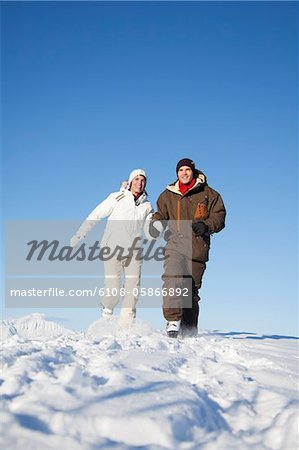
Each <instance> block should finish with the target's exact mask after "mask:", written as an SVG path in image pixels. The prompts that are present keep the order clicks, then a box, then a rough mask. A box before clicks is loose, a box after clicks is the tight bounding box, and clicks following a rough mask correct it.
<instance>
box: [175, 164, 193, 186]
mask: <svg viewBox="0 0 299 450" xmlns="http://www.w3.org/2000/svg"><path fill="white" fill-rule="evenodd" d="M192 178H193V172H192V170H191V169H190V167H188V166H182V167H180V168H179V170H178V179H179V181H180V182H181V183H183V184H188V183H190V181H191V180H192Z"/></svg>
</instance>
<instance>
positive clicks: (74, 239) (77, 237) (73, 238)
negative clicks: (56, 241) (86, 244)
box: [70, 234, 82, 248]
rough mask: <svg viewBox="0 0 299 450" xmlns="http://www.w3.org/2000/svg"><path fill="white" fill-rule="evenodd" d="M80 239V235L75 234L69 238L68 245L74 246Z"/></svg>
mask: <svg viewBox="0 0 299 450" xmlns="http://www.w3.org/2000/svg"><path fill="white" fill-rule="evenodd" d="M81 240H82V238H81V237H80V236H77V235H76V234H75V235H74V236H73V237H72V238H71V240H70V246H71V247H73V248H74V247H76V245H77V244H78V243H79V242H80V241H81Z"/></svg>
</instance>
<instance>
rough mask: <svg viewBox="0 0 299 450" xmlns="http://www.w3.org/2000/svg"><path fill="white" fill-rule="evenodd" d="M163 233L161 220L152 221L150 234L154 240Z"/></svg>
mask: <svg viewBox="0 0 299 450" xmlns="http://www.w3.org/2000/svg"><path fill="white" fill-rule="evenodd" d="M162 231H163V225H162V223H161V222H160V220H155V221H152V222H151V223H150V224H149V229H148V232H149V234H150V236H151V237H152V238H153V239H157V238H158V237H159V236H160V234H161V233H162Z"/></svg>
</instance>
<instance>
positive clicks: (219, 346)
mask: <svg viewBox="0 0 299 450" xmlns="http://www.w3.org/2000/svg"><path fill="white" fill-rule="evenodd" d="M1 328H2V339H3V342H2V358H3V370H2V377H1V384H0V393H1V395H2V411H4V414H3V418H2V426H3V430H2V436H3V446H4V447H5V448H7V449H16V448H43V449H57V448H62V447H65V448H67V449H72V450H76V449H80V450H81V449H107V448H114V449H122V450H129V449H130V450H131V449H134V448H135V449H136V450H137V448H138V449H140V448H141V447H142V449H148V450H158V449H159V450H162V449H174V448H175V449H179V450H180V449H181V450H198V449H203V450H217V449H229V450H233V449H240V448H242V450H243V449H244V450H246V449H256V450H270V449H271V450H272V449H275V450H276V449H277V450H280V449H281V450H285V449H288V450H289V449H290V450H292V449H295V448H296V444H297V438H298V435H297V420H298V416H297V411H298V399H297V368H298V367H297V361H296V358H297V356H296V347H297V343H298V340H296V339H295V338H294V339H274V338H273V339H271V338H270V337H269V338H266V339H264V338H263V339H262V337H261V336H257V335H254V336H252V335H250V334H246V333H244V334H238V335H234V334H233V333H216V332H202V333H201V334H200V335H199V336H198V337H197V338H185V339H184V340H180V339H179V340H173V339H169V338H167V337H166V336H165V334H164V331H160V330H153V329H151V328H150V327H149V326H148V325H147V324H144V323H141V322H137V323H136V324H135V325H134V326H132V327H131V328H130V329H123V328H120V327H119V326H118V323H117V321H116V319H114V318H113V319H112V320H110V321H103V320H102V319H101V320H98V321H96V322H94V323H93V324H92V325H91V326H90V327H89V328H88V330H87V331H86V333H78V332H74V331H71V330H68V329H66V328H64V327H63V326H61V325H59V324H57V323H55V322H53V321H50V320H47V319H46V318H45V317H44V316H42V315H37V314H34V315H30V316H26V317H24V318H22V319H18V320H13V321H4V322H3V323H2V325H1Z"/></svg>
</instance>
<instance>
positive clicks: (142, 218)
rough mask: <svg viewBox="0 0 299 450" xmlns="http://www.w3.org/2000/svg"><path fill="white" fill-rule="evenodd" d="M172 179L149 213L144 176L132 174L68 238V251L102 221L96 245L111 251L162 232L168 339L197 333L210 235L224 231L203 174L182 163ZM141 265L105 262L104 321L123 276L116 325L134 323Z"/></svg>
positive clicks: (220, 208) (220, 209)
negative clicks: (104, 221)
mask: <svg viewBox="0 0 299 450" xmlns="http://www.w3.org/2000/svg"><path fill="white" fill-rule="evenodd" d="M176 174H177V179H176V181H175V182H173V183H172V184H170V185H168V186H167V188H166V189H165V190H164V191H163V192H162V193H161V195H160V196H159V198H158V201H157V211H156V212H155V213H154V212H153V208H152V205H151V203H150V202H149V201H148V199H147V193H146V191H145V186H146V182H147V176H146V173H145V171H144V170H142V169H136V170H133V172H131V174H130V176H129V179H128V182H127V183H126V184H125V185H123V186H122V188H121V189H120V191H118V192H114V193H112V194H110V195H109V196H108V197H107V198H106V199H105V200H104V201H103V202H101V203H100V204H99V205H98V206H97V207H96V208H95V209H94V210H93V211H92V212H91V213H90V214H89V216H88V217H87V219H86V220H85V221H84V222H83V224H82V225H81V226H80V228H79V230H78V231H77V233H76V234H75V235H74V236H73V237H72V239H71V246H72V247H74V246H76V245H77V244H78V243H79V242H80V241H81V240H82V239H84V238H85V237H86V235H87V233H88V232H89V231H90V229H91V228H92V227H93V226H94V225H95V224H96V222H97V221H98V220H101V219H102V218H104V217H108V222H107V225H106V228H105V232H104V236H103V239H102V242H101V245H106V246H110V247H111V246H115V245H117V244H118V243H119V242H121V243H122V245H123V246H125V247H126V248H129V247H130V245H131V244H132V242H133V241H134V239H136V238H138V237H141V235H142V232H143V230H148V232H147V233H149V235H150V237H151V238H152V239H157V238H158V237H159V236H160V235H161V234H162V233H164V239H165V240H166V245H165V255H164V273H163V276H162V279H163V293H164V295H163V314H164V317H165V319H166V322H167V325H166V331H167V334H168V335H169V336H170V337H177V336H178V334H179V332H181V333H188V334H192V335H195V334H197V327H198V316H199V305H198V302H199V300H200V297H199V295H198V291H199V289H200V287H201V283H202V277H203V274H204V271H205V269H206V262H207V261H208V259H209V249H210V236H211V235H212V234H213V233H217V232H219V231H221V230H222V229H223V228H224V225H225V214H226V212H225V207H224V204H223V201H222V198H221V196H220V194H219V193H218V192H216V191H215V190H214V189H212V188H210V187H209V186H208V184H207V180H206V177H205V175H204V174H203V173H202V172H200V171H199V170H197V169H196V167H195V164H194V162H193V161H192V160H190V159H189V158H184V159H181V160H180V161H179V162H178V163H177V166H176ZM118 220H121V221H122V223H121V227H119V226H117V221H118ZM118 223H119V222H118ZM140 241H141V240H140ZM135 251H136V252H137V249H136V250H135ZM141 264H142V261H141V260H140V259H139V258H132V257H130V258H121V259H119V258H112V259H110V260H108V261H105V263H104V271H105V291H106V292H108V291H109V296H104V297H103V298H102V307H103V309H102V315H103V316H106V317H107V316H108V317H109V316H111V315H112V314H113V309H114V308H115V306H116V305H117V303H118V301H119V297H120V295H119V293H120V289H121V285H122V275H124V286H125V296H124V300H123V304H122V308H121V312H120V320H121V321H122V322H125V323H130V322H131V321H132V320H133V319H134V318H135V316H136V304H137V301H138V292H139V286H140V276H141ZM183 292H184V293H185V292H186V293H187V295H186V298H184V296H183ZM184 295H185V294H184Z"/></svg>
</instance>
